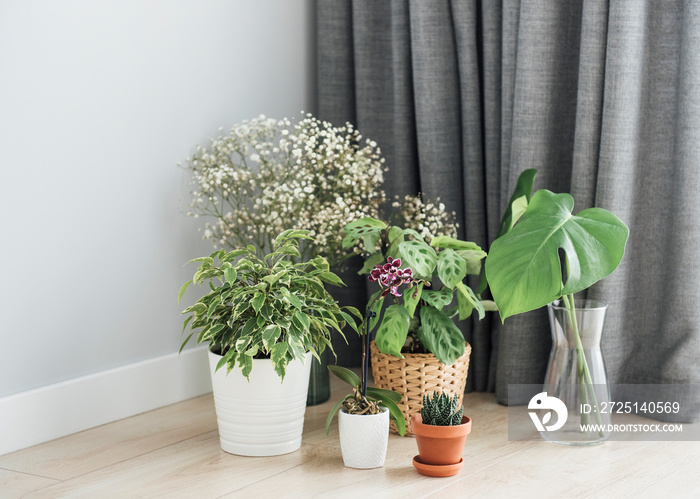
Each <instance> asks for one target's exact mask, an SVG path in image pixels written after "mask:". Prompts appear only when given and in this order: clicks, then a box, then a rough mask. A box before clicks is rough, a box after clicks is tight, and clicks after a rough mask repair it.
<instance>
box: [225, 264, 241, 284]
mask: <svg viewBox="0 0 700 499" xmlns="http://www.w3.org/2000/svg"><path fill="white" fill-rule="evenodd" d="M237 275H238V274H237V272H236V269H234V268H233V267H227V268H226V269H225V270H224V279H226V282H235V280H236V277H237Z"/></svg>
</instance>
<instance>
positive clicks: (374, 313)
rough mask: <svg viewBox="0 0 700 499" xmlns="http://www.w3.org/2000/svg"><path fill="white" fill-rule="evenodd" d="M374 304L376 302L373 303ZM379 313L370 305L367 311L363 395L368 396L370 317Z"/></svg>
mask: <svg viewBox="0 0 700 499" xmlns="http://www.w3.org/2000/svg"><path fill="white" fill-rule="evenodd" d="M372 305H374V303H372ZM376 316H377V314H376V312H374V311H373V310H372V309H371V308H370V307H367V310H366V311H365V324H366V326H365V342H364V344H363V345H362V396H363V397H367V377H368V375H369V333H370V326H369V324H370V319H372V318H373V317H376Z"/></svg>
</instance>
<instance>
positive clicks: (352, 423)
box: [326, 365, 406, 469]
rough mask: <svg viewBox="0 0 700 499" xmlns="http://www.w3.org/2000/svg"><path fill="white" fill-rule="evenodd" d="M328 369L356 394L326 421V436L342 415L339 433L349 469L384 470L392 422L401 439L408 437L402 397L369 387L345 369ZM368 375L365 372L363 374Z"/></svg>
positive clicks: (363, 379)
mask: <svg viewBox="0 0 700 499" xmlns="http://www.w3.org/2000/svg"><path fill="white" fill-rule="evenodd" d="M328 369H329V370H330V371H331V372H332V373H333V374H335V375H336V376H337V377H338V378H340V379H341V380H343V381H345V382H346V383H347V384H348V385H350V387H351V388H352V393H351V394H348V395H346V396H345V397H344V398H343V399H342V400H340V401H339V402H337V403H336V404H335V405H334V406H333V408H332V409H331V412H330V413H329V414H328V418H327V419H326V435H328V433H329V431H330V426H331V422H332V421H333V417H334V416H335V414H336V413H339V414H338V432H339V434H340V451H341V453H342V455H343V463H345V466H347V467H348V468H359V469H369V468H380V467H382V466H384V460H385V458H386V449H387V445H388V438H389V419H391V420H393V421H394V422H395V423H396V425H397V427H398V431H399V433H400V434H401V435H404V434H405V433H406V421H405V419H404V417H403V414H402V413H401V410H400V409H399V407H398V406H397V405H396V404H397V403H398V402H399V401H400V400H401V395H399V394H398V393H396V392H392V391H391V390H383V389H381V388H375V387H371V386H367V379H366V377H364V376H363V378H362V379H360V377H358V376H357V374H355V373H354V372H353V371H351V370H350V369H347V368H345V367H341V366H333V365H331V366H328ZM363 372H364V371H363Z"/></svg>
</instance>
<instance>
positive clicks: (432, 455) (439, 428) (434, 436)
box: [411, 392, 472, 477]
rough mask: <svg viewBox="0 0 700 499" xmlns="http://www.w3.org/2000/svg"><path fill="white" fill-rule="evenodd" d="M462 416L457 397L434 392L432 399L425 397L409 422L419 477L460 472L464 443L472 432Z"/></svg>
mask: <svg viewBox="0 0 700 499" xmlns="http://www.w3.org/2000/svg"><path fill="white" fill-rule="evenodd" d="M463 412H464V410H463V408H462V406H461V404H460V403H459V400H458V398H457V397H450V396H448V395H447V394H444V393H439V392H433V394H432V398H431V397H430V396H429V395H425V396H424V398H423V408H422V409H421V411H420V413H419V414H414V415H413V416H412V418H411V419H412V421H411V426H412V428H413V432H414V433H415V435H416V445H418V455H417V456H415V457H414V458H413V466H415V467H416V469H417V470H418V472H419V473H421V474H423V475H427V476H436V477H444V476H452V475H456V474H457V473H458V472H459V469H460V468H461V467H462V464H464V460H463V458H462V452H463V450H464V443H465V442H466V440H467V435H469V433H470V432H471V430H472V420H471V418H469V416H465V415H463Z"/></svg>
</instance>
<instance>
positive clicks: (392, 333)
mask: <svg viewBox="0 0 700 499" xmlns="http://www.w3.org/2000/svg"><path fill="white" fill-rule="evenodd" d="M410 322H411V316H410V315H409V313H408V310H406V308H405V307H404V306H403V305H391V306H390V307H389V308H387V309H386V311H385V312H384V318H383V319H382V323H381V324H380V325H379V330H378V331H377V336H376V338H375V340H374V341H375V342H376V343H377V348H379V350H380V351H381V352H382V353H385V354H388V355H394V356H395V357H401V358H403V355H401V348H403V345H404V343H406V336H407V335H408V326H409V324H410Z"/></svg>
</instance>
